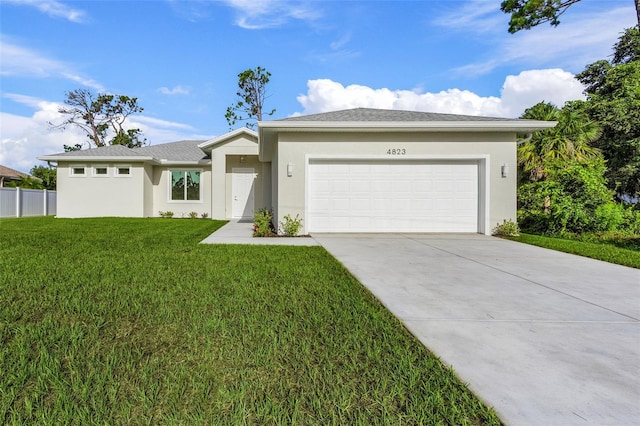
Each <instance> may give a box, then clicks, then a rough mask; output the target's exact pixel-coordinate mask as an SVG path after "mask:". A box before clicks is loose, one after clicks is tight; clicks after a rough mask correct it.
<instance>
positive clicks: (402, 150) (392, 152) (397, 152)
mask: <svg viewBox="0 0 640 426" xmlns="http://www.w3.org/2000/svg"><path fill="white" fill-rule="evenodd" d="M387 154H388V155H406V154H407V150H406V149H405V148H398V149H388V150H387Z"/></svg>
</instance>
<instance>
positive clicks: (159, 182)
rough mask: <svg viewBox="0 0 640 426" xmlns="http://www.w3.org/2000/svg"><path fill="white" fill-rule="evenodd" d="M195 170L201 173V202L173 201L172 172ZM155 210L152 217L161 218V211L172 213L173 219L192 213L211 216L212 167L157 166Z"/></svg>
mask: <svg viewBox="0 0 640 426" xmlns="http://www.w3.org/2000/svg"><path fill="white" fill-rule="evenodd" d="M172 170H193V171H199V172H200V195H201V197H200V200H199V201H172V200H171V171H172ZM151 183H152V187H153V210H152V214H151V215H150V216H159V212H160V211H172V212H173V213H174V216H173V217H178V218H179V217H188V215H189V213H190V212H196V213H198V216H200V215H202V214H203V213H207V214H208V215H209V216H211V169H210V166H184V165H175V166H155V167H154V168H153V179H152V181H151Z"/></svg>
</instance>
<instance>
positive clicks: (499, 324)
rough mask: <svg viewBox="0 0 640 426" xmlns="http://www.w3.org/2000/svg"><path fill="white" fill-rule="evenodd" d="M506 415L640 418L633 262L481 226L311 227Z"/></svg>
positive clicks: (516, 419) (625, 421) (521, 419)
mask: <svg viewBox="0 0 640 426" xmlns="http://www.w3.org/2000/svg"><path fill="white" fill-rule="evenodd" d="M313 237H314V238H315V239H316V240H317V241H318V242H319V243H320V244H322V245H323V246H324V247H325V248H326V249H327V250H328V251H329V252H330V253H331V254H332V255H333V256H335V257H336V258H337V259H338V260H339V261H341V262H342V263H343V264H344V265H345V266H346V267H347V268H348V269H349V270H350V271H351V272H352V273H353V275H354V276H355V277H356V278H358V279H359V280H360V282H362V283H363V284H364V285H365V286H366V287H367V288H369V289H370V290H371V292H372V293H373V294H374V295H375V296H376V297H377V298H378V299H379V300H380V301H381V302H382V303H383V304H384V305H386V306H387V307H388V308H389V309H390V310H391V312H393V313H394V314H395V315H396V316H397V317H398V318H399V319H401V320H402V321H403V322H404V324H405V325H406V326H407V328H408V329H409V330H410V331H411V332H412V333H413V334H414V335H416V336H417V337H418V338H419V339H420V340H421V341H422V342H423V343H424V344H425V346H427V347H428V348H429V349H430V350H431V351H433V352H434V353H435V354H437V355H438V356H439V357H440V358H442V359H443V361H444V362H445V363H447V364H450V365H451V366H452V367H453V368H454V370H455V371H456V372H457V374H458V375H459V377H460V378H461V379H462V380H463V381H465V382H467V383H468V384H469V386H470V388H471V389H472V390H473V391H474V392H475V393H476V394H477V395H478V396H480V397H481V398H482V399H483V400H484V401H485V402H486V403H487V404H489V405H491V406H493V407H494V408H495V409H496V411H497V413H498V415H499V416H500V417H501V419H502V420H503V421H504V422H505V423H507V424H512V425H589V424H590V425H638V424H640V271H639V270H636V269H632V268H626V267H622V266H617V265H612V264H609V263H605V262H600V261H596V260H591V259H587V258H583V257H579V256H573V255H569V254H565V253H559V252H555V251H552V250H546V249H542V248H538V247H533V246H529V245H525V244H520V243H515V242H511V241H506V240H502V239H498V238H493V237H487V236H483V235H426V234H406V235H405V234H374V235H372V234H366V235H359V234H339V235H332V234H316V235H314V236H313Z"/></svg>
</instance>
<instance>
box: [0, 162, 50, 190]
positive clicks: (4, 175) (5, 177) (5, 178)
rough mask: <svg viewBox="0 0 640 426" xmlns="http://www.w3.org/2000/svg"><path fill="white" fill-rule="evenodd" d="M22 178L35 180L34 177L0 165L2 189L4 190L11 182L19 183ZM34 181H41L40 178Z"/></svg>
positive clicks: (0, 184)
mask: <svg viewBox="0 0 640 426" xmlns="http://www.w3.org/2000/svg"><path fill="white" fill-rule="evenodd" d="M22 178H34V176H31V175H30V174H28V173H22V172H19V171H18V170H15V169H12V168H10V167H6V166H3V165H1V164H0V188H4V187H5V186H7V185H8V184H9V183H10V182H18V181H19V180H20V179H22ZM34 179H38V180H40V179H39V178H34Z"/></svg>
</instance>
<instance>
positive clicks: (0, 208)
mask: <svg viewBox="0 0 640 426" xmlns="http://www.w3.org/2000/svg"><path fill="white" fill-rule="evenodd" d="M17 191H18V190H17V189H16V188H0V217H16V208H17V207H18V203H17V199H16V192H17Z"/></svg>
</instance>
